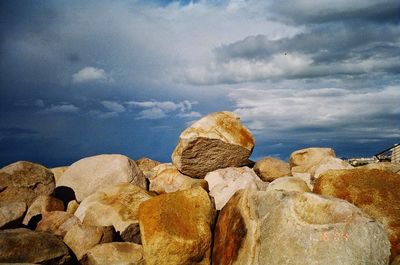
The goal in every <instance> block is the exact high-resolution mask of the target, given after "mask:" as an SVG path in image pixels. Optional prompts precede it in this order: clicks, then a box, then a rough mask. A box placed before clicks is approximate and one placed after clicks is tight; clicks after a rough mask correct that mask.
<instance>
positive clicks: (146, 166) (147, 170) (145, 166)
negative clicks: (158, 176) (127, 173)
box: [135, 157, 161, 178]
mask: <svg viewBox="0 0 400 265" xmlns="http://www.w3.org/2000/svg"><path fill="white" fill-rule="evenodd" d="M135 162H136V165H137V166H138V167H139V168H140V170H142V172H143V174H144V175H145V176H146V178H150V177H152V176H153V171H152V169H153V168H154V167H156V166H158V165H160V164H161V162H158V161H155V160H152V159H150V158H147V157H142V158H140V159H138V160H136V161H135Z"/></svg>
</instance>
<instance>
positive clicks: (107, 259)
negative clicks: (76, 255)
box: [81, 242, 165, 265]
mask: <svg viewBox="0 0 400 265" xmlns="http://www.w3.org/2000/svg"><path fill="white" fill-rule="evenodd" d="M81 263H82V264H83V265H110V264H118V265H144V259H143V248H142V246H141V245H138V244H133V243H127V242H113V243H105V244H100V245H97V246H95V247H94V248H92V249H91V250H89V251H88V253H87V254H86V255H85V257H84V258H83V260H81ZM160 264H161V263H160ZM164 264H165V263H164Z"/></svg>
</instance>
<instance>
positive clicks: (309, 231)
mask: <svg viewBox="0 0 400 265" xmlns="http://www.w3.org/2000/svg"><path fill="white" fill-rule="evenodd" d="M389 255H390V243H389V240H388V238H387V235H386V233H385V230H384V228H383V226H382V224H380V223H378V222H376V221H375V220H373V219H371V218H370V217H369V216H367V215H366V214H365V213H364V212H362V211H361V210H360V209H358V208H357V207H355V206H354V205H352V204H350V203H348V202H347V201H344V200H339V199H336V198H327V197H322V196H320V195H317V194H313V193H309V192H305V193H300V192H286V191H250V190H242V191H238V192H237V193H236V194H235V195H234V196H233V197H232V198H231V200H230V201H229V202H228V204H227V205H226V206H225V207H224V208H223V209H222V211H221V212H220V214H219V217H218V221H217V224H216V227H215V236H214V249H213V264H214V265H227V264H230V265H263V264H269V265H281V264H290V265H306V264H307V265H320V264H329V265H354V264H363V265H384V264H388V261H389Z"/></svg>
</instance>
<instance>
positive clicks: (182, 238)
mask: <svg viewBox="0 0 400 265" xmlns="http://www.w3.org/2000/svg"><path fill="white" fill-rule="evenodd" d="M213 216H214V207H213V204H212V202H211V200H210V197H209V196H208V194H207V192H206V191H205V190H203V189H202V188H200V187H196V188H193V189H190V190H184V191H177V192H174V193H166V194H162V195H159V196H156V197H154V198H152V199H150V200H148V201H145V202H143V203H142V204H141V205H140V206H139V224H140V233H141V238H142V244H143V250H144V257H145V260H146V265H159V264H174V265H186V264H191V265H194V264H210V252H211V237H212V233H211V224H212V219H213Z"/></svg>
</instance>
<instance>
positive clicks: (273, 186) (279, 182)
mask: <svg viewBox="0 0 400 265" xmlns="http://www.w3.org/2000/svg"><path fill="white" fill-rule="evenodd" d="M271 190H284V191H297V192H311V190H310V188H309V187H308V186H307V183H306V182H305V181H304V180H302V179H300V178H297V177H282V178H277V179H276V180H274V181H272V182H271V183H269V184H268V187H267V191H271Z"/></svg>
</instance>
